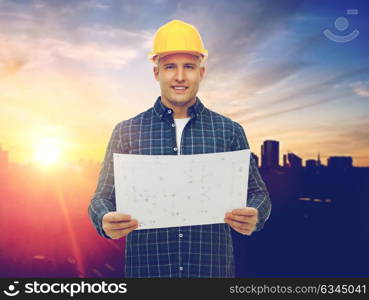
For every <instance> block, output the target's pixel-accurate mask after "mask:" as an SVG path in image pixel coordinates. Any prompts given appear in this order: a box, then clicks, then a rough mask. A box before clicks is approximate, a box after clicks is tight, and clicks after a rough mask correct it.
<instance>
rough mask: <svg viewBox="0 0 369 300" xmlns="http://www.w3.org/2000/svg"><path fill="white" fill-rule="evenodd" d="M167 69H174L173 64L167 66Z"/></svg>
mask: <svg viewBox="0 0 369 300" xmlns="http://www.w3.org/2000/svg"><path fill="white" fill-rule="evenodd" d="M165 69H173V66H165Z"/></svg>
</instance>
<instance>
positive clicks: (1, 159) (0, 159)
mask: <svg viewBox="0 0 369 300" xmlns="http://www.w3.org/2000/svg"><path fill="white" fill-rule="evenodd" d="M270 141H272V142H277V143H279V141H275V140H265V141H264V142H263V143H264V144H265V142H270ZM260 148H261V149H262V148H263V144H262V145H261V146H260ZM260 152H262V150H261V151H260ZM251 154H252V155H253V156H254V158H256V164H257V166H258V167H259V168H262V167H263V160H262V157H263V156H262V155H260V156H259V155H257V154H255V151H252V150H251ZM277 154H278V164H277V167H290V166H291V159H289V158H288V156H289V155H291V157H293V158H292V160H293V161H296V159H297V160H301V161H300V163H301V167H309V164H310V167H313V163H314V162H315V163H316V166H317V167H318V166H321V167H324V166H329V161H330V160H332V159H333V160H337V159H343V160H347V159H348V160H350V161H351V166H352V167H365V166H356V165H355V158H354V157H352V156H347V155H334V156H327V159H326V163H325V164H324V162H323V161H322V160H321V153H320V152H319V153H317V156H316V159H313V158H301V157H300V156H298V155H297V154H296V153H294V152H293V151H290V152H286V153H285V154H283V153H279V151H278V153H277ZM280 158H282V160H280ZM280 161H282V162H283V163H282V164H280ZM86 162H89V163H96V164H101V163H102V161H95V160H92V159H79V160H77V161H74V162H73V161H64V162H55V164H59V163H61V164H63V163H67V164H73V163H75V164H78V163H86ZM303 162H305V165H304V164H303ZM4 163H17V162H14V161H11V160H10V159H9V151H8V150H7V149H4V148H3V147H2V146H1V143H0V166H1V165H3V164H4ZM30 163H32V164H34V163H37V161H36V160H35V159H34V160H30V161H28V162H27V163H26V164H30ZM39 163H40V162H39ZM264 165H266V164H265V163H264ZM292 165H295V164H294V163H292ZM264 167H265V166H264ZM271 167H276V166H275V165H274V166H271Z"/></svg>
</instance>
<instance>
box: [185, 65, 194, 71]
mask: <svg viewBox="0 0 369 300" xmlns="http://www.w3.org/2000/svg"><path fill="white" fill-rule="evenodd" d="M185 68H186V69H191V70H192V69H193V66H191V65H188V66H185Z"/></svg>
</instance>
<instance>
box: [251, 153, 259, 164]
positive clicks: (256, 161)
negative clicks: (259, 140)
mask: <svg viewBox="0 0 369 300" xmlns="http://www.w3.org/2000/svg"><path fill="white" fill-rule="evenodd" d="M251 155H252V157H253V158H254V160H255V164H256V166H257V167H259V157H258V156H257V155H256V154H255V153H253V152H251Z"/></svg>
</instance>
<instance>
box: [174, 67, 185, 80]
mask: <svg viewBox="0 0 369 300" xmlns="http://www.w3.org/2000/svg"><path fill="white" fill-rule="evenodd" d="M175 80H176V81H177V82H183V81H184V80H185V74H184V69H183V68H177V72H176V77H175Z"/></svg>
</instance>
